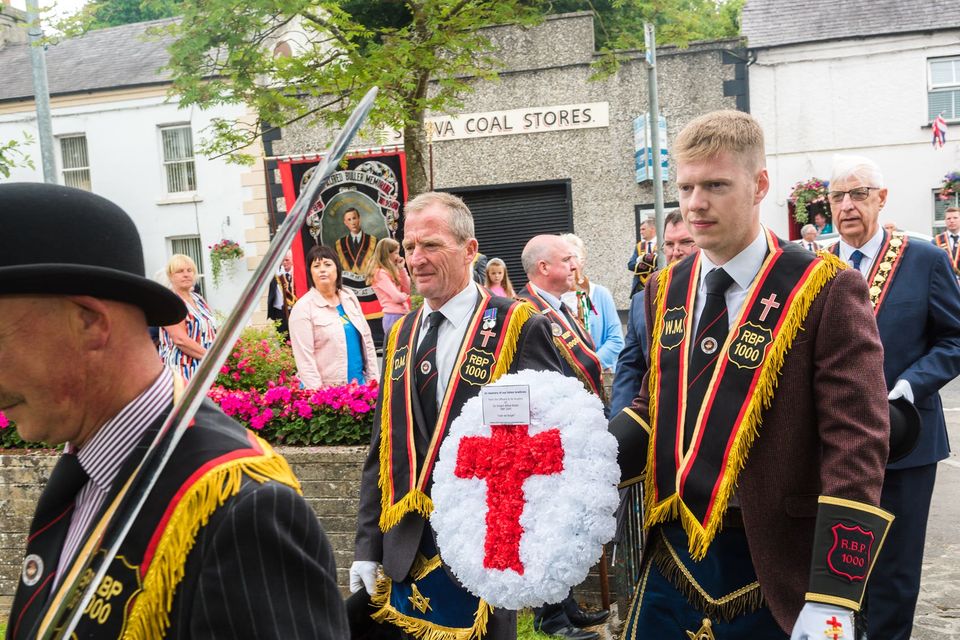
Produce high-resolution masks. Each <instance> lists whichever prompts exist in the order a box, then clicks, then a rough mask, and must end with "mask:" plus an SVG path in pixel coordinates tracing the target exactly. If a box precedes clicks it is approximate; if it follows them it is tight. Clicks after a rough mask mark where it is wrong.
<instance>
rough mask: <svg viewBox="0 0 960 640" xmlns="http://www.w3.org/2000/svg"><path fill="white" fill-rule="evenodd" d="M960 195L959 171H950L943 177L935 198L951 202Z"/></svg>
mask: <svg viewBox="0 0 960 640" xmlns="http://www.w3.org/2000/svg"><path fill="white" fill-rule="evenodd" d="M957 194H960V171H951V172H949V173H947V175H945V176H943V185H942V186H941V187H940V193H939V194H938V195H937V197H938V198H939V199H940V200H951V199H953V198H954V197H956V195H957Z"/></svg>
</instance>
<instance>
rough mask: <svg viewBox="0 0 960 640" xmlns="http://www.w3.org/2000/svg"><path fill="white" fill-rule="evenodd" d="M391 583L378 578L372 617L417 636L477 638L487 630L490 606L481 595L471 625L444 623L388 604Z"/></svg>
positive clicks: (438, 639) (423, 638)
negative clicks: (411, 614) (420, 616)
mask: <svg viewBox="0 0 960 640" xmlns="http://www.w3.org/2000/svg"><path fill="white" fill-rule="evenodd" d="M438 568H439V567H438ZM392 585H393V582H392V581H391V580H390V578H388V577H386V576H384V577H382V578H380V579H379V580H377V586H376V588H375V589H374V590H373V595H371V596H370V605H371V607H377V611H376V612H374V613H373V614H371V615H370V617H371V618H373V619H374V620H375V621H377V622H380V623H384V622H386V623H389V624H392V625H394V626H395V627H398V628H399V629H401V630H402V631H405V632H406V633H408V634H410V635H411V636H413V637H414V638H418V640H480V639H481V638H483V637H484V636H485V635H486V634H487V622H488V621H489V619H490V614H491V613H492V612H493V607H492V606H491V605H490V604H488V603H487V601H486V600H483V599H482V598H481V599H480V605H479V606H478V607H477V611H476V613H474V615H473V626H472V627H470V628H462V629H460V628H456V627H444V626H442V625H439V624H433V623H432V622H428V621H426V620H421V619H420V618H413V617H411V616H407V615H404V614H403V613H401V612H399V611H397V610H396V609H395V608H394V607H393V606H392V605H391V604H390V590H391V588H392Z"/></svg>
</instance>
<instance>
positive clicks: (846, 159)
mask: <svg viewBox="0 0 960 640" xmlns="http://www.w3.org/2000/svg"><path fill="white" fill-rule="evenodd" d="M850 178H856V179H857V180H859V181H860V182H862V183H863V185H864V186H866V187H879V188H881V189H882V188H883V187H885V186H886V182H884V180H883V172H882V171H880V166H879V165H877V163H876V162H874V161H873V160H871V159H870V158H865V157H864V156H845V155H836V156H833V173H832V175H831V176H830V184H833V183H834V182H837V181H838V180H840V181H843V180H848V179H850Z"/></svg>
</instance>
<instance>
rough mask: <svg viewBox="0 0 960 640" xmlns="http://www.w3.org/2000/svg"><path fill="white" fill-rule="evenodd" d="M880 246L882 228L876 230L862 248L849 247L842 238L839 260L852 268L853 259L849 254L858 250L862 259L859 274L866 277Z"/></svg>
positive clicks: (881, 242)
mask: <svg viewBox="0 0 960 640" xmlns="http://www.w3.org/2000/svg"><path fill="white" fill-rule="evenodd" d="M882 244H883V227H879V228H877V232H876V233H875V234H873V237H872V238H870V239H869V240H867V241H866V243H864V245H863V246H862V247H854V246H852V245H849V244H847V243H846V241H845V240H844V239H843V238H840V259H841V260H843V261H844V262H846V263H847V264H848V265H850V266H851V267H852V266H853V259H852V258H851V257H850V254H851V253H853V252H854V251H856V250H857V249H859V250H860V253H862V254H863V259H862V260H861V261H860V273H862V274H863V275H867V274H868V273H870V267H872V266H873V261H874V260H876V259H877V254H878V253H880V245H882Z"/></svg>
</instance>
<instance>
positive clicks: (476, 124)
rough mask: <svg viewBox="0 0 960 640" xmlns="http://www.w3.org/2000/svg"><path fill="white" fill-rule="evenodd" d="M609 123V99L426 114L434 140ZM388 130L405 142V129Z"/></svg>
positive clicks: (388, 134) (394, 141) (395, 140)
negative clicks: (498, 109) (442, 114)
mask: <svg viewBox="0 0 960 640" xmlns="http://www.w3.org/2000/svg"><path fill="white" fill-rule="evenodd" d="M609 124H610V114H609V103H607V102H588V103H586V104H565V105H559V106H555V107H528V108H525V109H507V110H505V111H485V112H483V113H463V114H460V115H456V116H441V117H439V118H427V122H426V125H427V135H428V136H429V138H430V140H432V141H433V142H441V141H443V140H462V139H464V138H486V137H489V136H509V135H515V134H521V133H546V132H548V131H566V130H569V129H593V128H597V127H606V126H609ZM385 134H386V139H387V140H386V141H387V143H389V144H403V133H402V132H400V131H396V130H393V129H389V130H386V131H385Z"/></svg>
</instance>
